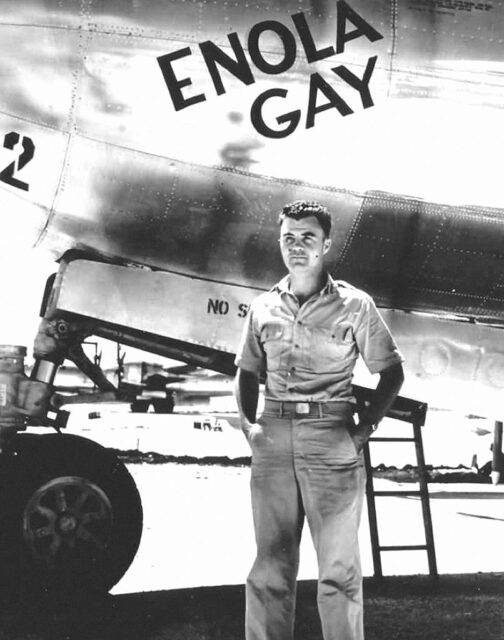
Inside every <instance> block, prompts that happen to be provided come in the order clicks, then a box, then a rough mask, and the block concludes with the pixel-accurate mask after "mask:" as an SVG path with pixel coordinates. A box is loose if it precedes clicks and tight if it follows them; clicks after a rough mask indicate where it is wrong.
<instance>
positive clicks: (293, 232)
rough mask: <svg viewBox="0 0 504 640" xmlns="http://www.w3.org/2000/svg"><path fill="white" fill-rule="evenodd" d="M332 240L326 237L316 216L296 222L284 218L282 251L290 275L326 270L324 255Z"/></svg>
mask: <svg viewBox="0 0 504 640" xmlns="http://www.w3.org/2000/svg"><path fill="white" fill-rule="evenodd" d="M330 246H331V240H330V239H329V238H326V237H325V236H324V232H323V231H322V227H321V226H320V224H319V222H318V220H317V218H315V216H309V217H308V218H302V219H301V220H294V219H293V218H284V219H283V221H282V224H281V226H280V249H281V251H282V258H283V261H284V263H285V266H286V267H287V269H288V270H289V272H290V273H303V272H318V271H322V270H323V268H324V255H325V254H326V253H327V252H328V251H329V247H330Z"/></svg>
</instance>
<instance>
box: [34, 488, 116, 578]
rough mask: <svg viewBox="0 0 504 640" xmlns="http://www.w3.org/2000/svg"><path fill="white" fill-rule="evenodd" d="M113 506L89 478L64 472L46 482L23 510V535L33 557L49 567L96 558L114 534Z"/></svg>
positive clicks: (100, 556)
mask: <svg viewBox="0 0 504 640" xmlns="http://www.w3.org/2000/svg"><path fill="white" fill-rule="evenodd" d="M112 524H113V517H112V506H111V503H110V500H109V499H108V497H107V495H106V494H105V493H104V491H103V490H102V489H101V488H100V487H99V486H98V485H97V484H94V483H92V482H90V481H89V480H87V479H85V478H80V477H77V476H62V477H59V478H54V479H53V480H51V481H49V482H47V483H46V484H44V485H42V486H41V487H40V488H39V489H38V490H37V491H36V492H35V493H34V494H33V495H32V496H31V498H30V499H29V500H28V502H27V504H26V506H25V509H24V512H23V537H24V540H25V543H26V544H27V546H28V549H29V550H30V553H31V555H32V557H33V558H34V559H35V560H37V561H38V562H39V563H41V564H43V565H45V566H46V568H47V569H57V568H58V567H62V568H63V567H64V566H65V565H68V563H69V562H72V560H77V561H85V562H90V561H91V562H96V561H99V560H100V558H102V557H103V556H104V553H105V551H106V549H107V547H108V545H109V543H110V541H111V536H112Z"/></svg>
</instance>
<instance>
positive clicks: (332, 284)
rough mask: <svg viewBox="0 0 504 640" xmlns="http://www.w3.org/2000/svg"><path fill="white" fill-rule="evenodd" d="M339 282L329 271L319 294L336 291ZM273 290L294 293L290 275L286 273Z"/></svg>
mask: <svg viewBox="0 0 504 640" xmlns="http://www.w3.org/2000/svg"><path fill="white" fill-rule="evenodd" d="M337 286H338V285H337V282H336V280H334V279H333V278H332V277H331V274H330V273H327V282H326V284H325V285H324V286H323V287H322V289H321V290H320V291H319V294H318V295H319V296H325V295H329V294H331V293H335V292H336V289H337ZM271 291H276V292H278V293H288V294H290V295H292V291H291V288H290V275H286V276H285V277H284V278H282V279H281V280H280V281H279V282H277V283H276V284H275V285H274V286H273V287H272V289H271Z"/></svg>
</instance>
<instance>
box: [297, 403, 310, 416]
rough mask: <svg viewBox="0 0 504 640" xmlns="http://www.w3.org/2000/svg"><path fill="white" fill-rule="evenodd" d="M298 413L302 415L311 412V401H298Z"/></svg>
mask: <svg viewBox="0 0 504 640" xmlns="http://www.w3.org/2000/svg"><path fill="white" fill-rule="evenodd" d="M296 413H297V414H298V415H300V416H305V415H307V414H308V413H310V403H309V402H296Z"/></svg>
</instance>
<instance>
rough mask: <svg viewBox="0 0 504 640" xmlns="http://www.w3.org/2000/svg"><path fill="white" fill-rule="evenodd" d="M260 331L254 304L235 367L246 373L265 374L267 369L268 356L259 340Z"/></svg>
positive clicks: (247, 319) (248, 315) (244, 330)
mask: <svg viewBox="0 0 504 640" xmlns="http://www.w3.org/2000/svg"><path fill="white" fill-rule="evenodd" d="M259 336H260V334H259V330H258V327H257V321H256V319H255V314H254V303H252V305H251V306H250V310H249V312H248V314H247V317H246V319H245V324H244V326H243V331H242V335H241V339H240V343H239V345H238V349H237V352H236V358H235V365H236V366H237V367H240V369H245V370H246V371H254V372H255V373H264V371H265V368H266V356H265V353H264V350H263V347H262V344H261V341H260V339H259Z"/></svg>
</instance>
